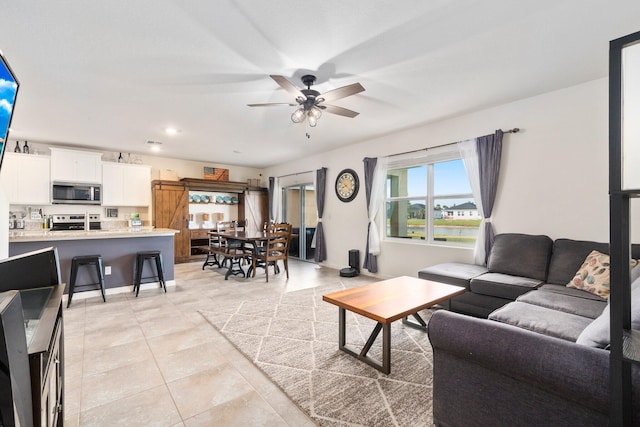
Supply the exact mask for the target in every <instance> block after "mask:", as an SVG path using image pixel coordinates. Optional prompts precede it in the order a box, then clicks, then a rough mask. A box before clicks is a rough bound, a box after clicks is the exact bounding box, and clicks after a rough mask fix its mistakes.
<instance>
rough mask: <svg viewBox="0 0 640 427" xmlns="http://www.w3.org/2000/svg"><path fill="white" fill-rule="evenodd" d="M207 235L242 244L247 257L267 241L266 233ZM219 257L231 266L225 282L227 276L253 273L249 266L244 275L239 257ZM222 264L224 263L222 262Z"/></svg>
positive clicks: (210, 232) (212, 231) (246, 232)
mask: <svg viewBox="0 0 640 427" xmlns="http://www.w3.org/2000/svg"><path fill="white" fill-rule="evenodd" d="M209 235H212V236H219V237H222V238H224V239H226V240H227V242H230V241H231V242H239V243H241V244H242V247H243V248H244V249H245V250H248V251H249V252H247V255H246V256H247V257H250V256H252V255H253V254H254V253H256V252H258V247H259V246H260V244H261V243H264V242H266V241H267V240H268V238H269V236H268V234H267V232H266V231H253V232H251V231H249V232H248V231H231V230H229V231H222V232H221V231H216V230H211V231H209ZM295 236H297V235H295V234H292V235H291V236H290V237H295ZM221 255H223V256H225V257H226V258H227V259H229V261H230V263H231V265H230V266H229V269H228V270H227V272H226V273H225V275H224V278H225V280H227V279H228V278H229V276H231V275H238V274H242V275H243V276H244V277H249V275H250V274H251V273H252V272H253V266H252V265H250V266H249V269H248V270H247V272H246V273H245V271H244V270H243V269H242V265H241V264H240V262H241V259H242V258H243V257H242V256H240V255H236V254H228V255H230V256H226V255H225V254H224V253H221ZM223 262H224V261H223ZM278 270H279V269H278V266H277V265H276V266H275V271H276V274H277V273H278Z"/></svg>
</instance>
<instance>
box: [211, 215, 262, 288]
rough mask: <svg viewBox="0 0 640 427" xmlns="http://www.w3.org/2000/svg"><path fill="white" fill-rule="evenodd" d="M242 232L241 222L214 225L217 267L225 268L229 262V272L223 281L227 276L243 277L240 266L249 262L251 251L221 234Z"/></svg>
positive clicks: (242, 223)
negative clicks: (240, 275) (239, 275)
mask: <svg viewBox="0 0 640 427" xmlns="http://www.w3.org/2000/svg"><path fill="white" fill-rule="evenodd" d="M235 231H238V232H244V231H245V224H244V222H241V221H218V222H217V223H216V232H215V233H213V234H214V235H215V236H216V238H217V239H218V240H217V244H216V248H215V249H214V251H215V254H216V259H217V260H218V261H219V262H218V267H219V268H222V267H225V266H226V264H227V262H229V271H228V272H227V274H225V280H226V279H228V278H229V275H234V276H235V275H238V274H242V275H243V276H245V275H246V274H245V272H244V270H243V269H242V264H247V263H249V262H250V258H251V254H252V252H253V251H252V250H251V249H250V248H247V247H245V245H244V244H243V243H242V242H239V241H235V240H233V239H227V238H225V237H224V236H222V235H221V234H222V233H230V232H231V233H232V232H235Z"/></svg>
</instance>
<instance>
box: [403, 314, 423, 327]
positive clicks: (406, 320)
mask: <svg viewBox="0 0 640 427" xmlns="http://www.w3.org/2000/svg"><path fill="white" fill-rule="evenodd" d="M412 316H413V318H414V319H415V321H413V320H409V318H408V317H403V318H402V324H403V325H407V326H409V327H411V328H415V329H420V330H422V331H426V330H427V322H425V321H424V319H423V318H422V317H420V315H419V314H418V313H414V314H412Z"/></svg>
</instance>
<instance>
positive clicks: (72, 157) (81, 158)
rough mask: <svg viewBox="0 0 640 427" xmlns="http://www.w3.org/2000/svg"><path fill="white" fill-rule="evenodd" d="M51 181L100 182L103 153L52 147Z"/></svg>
mask: <svg viewBox="0 0 640 427" xmlns="http://www.w3.org/2000/svg"><path fill="white" fill-rule="evenodd" d="M50 149H51V181H63V182H73V183H87V184H100V183H101V181H102V168H101V165H102V153H96V152H94V151H79V150H68V149H66V148H57V147H50Z"/></svg>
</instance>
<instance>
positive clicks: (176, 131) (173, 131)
mask: <svg viewBox="0 0 640 427" xmlns="http://www.w3.org/2000/svg"><path fill="white" fill-rule="evenodd" d="M164 132H165V133H166V134H167V135H177V134H179V133H180V132H182V131H181V130H180V129H177V128H174V127H167V128H165V129H164Z"/></svg>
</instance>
